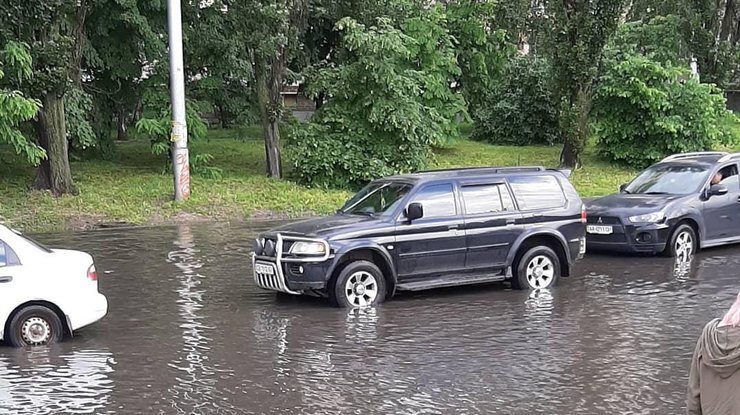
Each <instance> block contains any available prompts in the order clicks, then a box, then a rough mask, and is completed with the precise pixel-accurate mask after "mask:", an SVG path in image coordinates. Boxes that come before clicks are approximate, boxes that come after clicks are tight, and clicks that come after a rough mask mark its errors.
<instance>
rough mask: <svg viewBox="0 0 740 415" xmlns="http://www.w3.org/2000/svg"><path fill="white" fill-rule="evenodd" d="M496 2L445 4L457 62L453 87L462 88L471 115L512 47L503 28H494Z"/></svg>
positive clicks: (478, 0)
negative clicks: (458, 71) (458, 67)
mask: <svg viewBox="0 0 740 415" xmlns="http://www.w3.org/2000/svg"><path fill="white" fill-rule="evenodd" d="M496 4H497V2H494V1H493V0H482V1H481V0H457V1H453V2H450V3H448V4H447V5H446V6H445V13H446V18H447V27H448V29H449V31H450V34H451V35H452V37H453V39H454V45H455V54H456V59H457V62H458V64H459V65H460V75H459V76H458V77H456V79H455V85H456V89H458V90H459V91H461V92H462V94H463V96H464V97H465V101H466V102H467V104H468V110H469V112H470V114H471V115H473V116H475V114H476V113H477V111H478V110H479V109H480V108H481V104H482V100H483V99H484V97H485V96H486V94H487V93H488V91H490V90H491V89H492V88H493V87H494V86H495V85H496V83H497V82H498V80H499V79H498V78H499V77H500V76H501V73H502V71H503V68H504V66H505V65H506V62H507V61H508V59H509V58H510V57H511V55H512V53H513V51H514V48H513V47H512V45H511V43H509V42H507V39H506V32H505V31H504V30H502V29H496V22H495V21H494V16H495V14H496Z"/></svg>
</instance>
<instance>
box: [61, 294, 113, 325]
mask: <svg viewBox="0 0 740 415" xmlns="http://www.w3.org/2000/svg"><path fill="white" fill-rule="evenodd" d="M106 314H108V299H107V298H105V296H104V295H103V294H95V295H94V296H92V297H91V298H90V299H85V300H84V301H80V304H79V306H77V308H75V309H74V310H70V312H68V313H67V318H68V319H69V324H70V328H71V329H72V330H77V329H80V328H82V327H85V326H89V325H90V324H92V323H95V322H96V321H98V320H100V319H102V318H103V317H105V315H106Z"/></svg>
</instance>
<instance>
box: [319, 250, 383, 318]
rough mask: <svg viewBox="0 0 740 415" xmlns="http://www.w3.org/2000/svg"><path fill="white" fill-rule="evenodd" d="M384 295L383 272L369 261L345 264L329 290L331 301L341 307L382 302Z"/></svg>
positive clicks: (367, 305)
mask: <svg viewBox="0 0 740 415" xmlns="http://www.w3.org/2000/svg"><path fill="white" fill-rule="evenodd" d="M385 296H386V282H385V277H383V273H382V272H381V271H380V269H379V268H378V267H377V265H375V264H373V263H372V262H369V261H353V262H350V263H349V264H347V266H345V267H344V268H343V269H342V270H341V271H340V272H339V274H337V277H336V278H335V279H334V283H333V285H332V287H331V289H330V290H329V298H330V300H331V303H332V304H333V305H335V306H338V307H342V308H357V307H369V306H374V305H377V304H380V303H382V302H383V301H384V300H385Z"/></svg>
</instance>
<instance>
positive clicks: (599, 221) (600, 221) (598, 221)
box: [596, 216, 604, 223]
mask: <svg viewBox="0 0 740 415" xmlns="http://www.w3.org/2000/svg"><path fill="white" fill-rule="evenodd" d="M596 223H604V221H602V220H601V216H599V220H597V221H596Z"/></svg>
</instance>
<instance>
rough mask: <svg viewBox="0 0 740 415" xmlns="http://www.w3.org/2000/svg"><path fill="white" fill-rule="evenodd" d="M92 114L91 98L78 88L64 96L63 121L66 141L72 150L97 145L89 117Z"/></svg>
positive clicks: (72, 89)
mask: <svg viewBox="0 0 740 415" xmlns="http://www.w3.org/2000/svg"><path fill="white" fill-rule="evenodd" d="M92 112H93V100H92V96H91V95H90V94H88V93H86V92H85V91H83V90H82V89H80V88H70V89H69V91H67V93H66V94H65V95H64V115H65V117H64V121H65V123H66V130H67V139H68V140H69V143H70V145H71V146H72V148H73V149H76V150H85V149H87V148H90V147H96V146H97V145H98V137H97V136H96V135H95V132H94V131H93V127H92V124H91V122H90V116H91V114H92Z"/></svg>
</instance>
